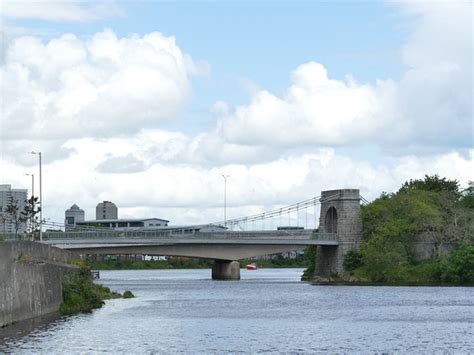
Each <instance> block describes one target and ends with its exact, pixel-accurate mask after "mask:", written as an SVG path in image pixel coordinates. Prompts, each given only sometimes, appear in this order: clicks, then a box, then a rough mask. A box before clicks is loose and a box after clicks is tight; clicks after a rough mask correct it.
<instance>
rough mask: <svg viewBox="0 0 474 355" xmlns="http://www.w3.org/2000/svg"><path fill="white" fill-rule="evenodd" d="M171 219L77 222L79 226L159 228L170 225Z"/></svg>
mask: <svg viewBox="0 0 474 355" xmlns="http://www.w3.org/2000/svg"><path fill="white" fill-rule="evenodd" d="M168 223H169V221H168V220H166V219H160V218H128V219H126V218H120V219H118V218H115V219H95V220H89V221H82V222H79V223H77V225H78V226H89V227H102V228H111V229H114V230H136V229H158V228H163V227H166V226H167V225H168Z"/></svg>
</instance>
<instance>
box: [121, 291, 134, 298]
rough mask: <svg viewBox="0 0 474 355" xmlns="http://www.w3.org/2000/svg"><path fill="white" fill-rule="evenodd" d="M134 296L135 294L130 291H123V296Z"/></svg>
mask: <svg viewBox="0 0 474 355" xmlns="http://www.w3.org/2000/svg"><path fill="white" fill-rule="evenodd" d="M134 297H135V295H134V294H133V293H132V291H129V290H127V291H125V292H124V293H123V298H134Z"/></svg>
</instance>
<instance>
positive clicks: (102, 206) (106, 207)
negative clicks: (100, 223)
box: [95, 201, 118, 220]
mask: <svg viewBox="0 0 474 355" xmlns="http://www.w3.org/2000/svg"><path fill="white" fill-rule="evenodd" d="M117 218H118V208H117V206H116V205H115V203H113V202H110V201H103V202H100V203H99V204H98V205H97V206H96V208H95V219H97V220H101V219H117Z"/></svg>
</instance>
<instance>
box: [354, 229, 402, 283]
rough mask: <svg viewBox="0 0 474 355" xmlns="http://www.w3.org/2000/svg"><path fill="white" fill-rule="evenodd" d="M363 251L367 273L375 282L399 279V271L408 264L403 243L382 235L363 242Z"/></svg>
mask: <svg viewBox="0 0 474 355" xmlns="http://www.w3.org/2000/svg"><path fill="white" fill-rule="evenodd" d="M361 253H362V261H363V263H364V265H365V269H366V274H367V276H368V277H369V278H370V279H371V280H372V281H374V282H384V281H399V279H400V275H398V274H399V272H400V271H401V270H402V268H403V267H404V266H406V265H407V264H408V259H407V256H406V254H405V248H404V245H403V243H402V242H397V241H395V240H391V239H390V238H387V237H383V236H381V235H373V236H372V238H370V239H369V240H368V241H365V242H364V243H362V247H361Z"/></svg>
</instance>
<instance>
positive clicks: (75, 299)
mask: <svg viewBox="0 0 474 355" xmlns="http://www.w3.org/2000/svg"><path fill="white" fill-rule="evenodd" d="M126 292H129V293H127V296H128V297H125V295H124V298H131V297H134V296H133V294H132V293H131V292H130V291H126ZM130 295H131V297H130ZM120 297H122V295H120V294H119V293H117V292H113V291H111V290H110V289H109V288H108V287H105V286H102V285H98V284H95V283H94V282H93V281H92V275H91V272H90V269H89V268H86V267H81V268H80V269H78V270H75V271H73V272H71V273H70V274H69V275H66V276H65V277H64V280H63V303H62V304H61V306H60V307H59V311H60V312H61V314H75V313H81V312H90V311H92V310H93V309H95V308H100V307H102V305H103V304H104V300H107V299H111V298H120Z"/></svg>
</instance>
